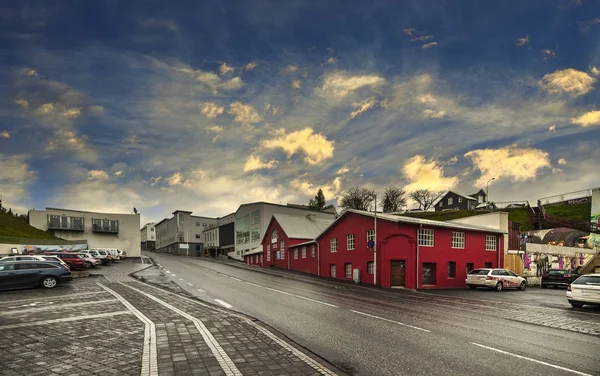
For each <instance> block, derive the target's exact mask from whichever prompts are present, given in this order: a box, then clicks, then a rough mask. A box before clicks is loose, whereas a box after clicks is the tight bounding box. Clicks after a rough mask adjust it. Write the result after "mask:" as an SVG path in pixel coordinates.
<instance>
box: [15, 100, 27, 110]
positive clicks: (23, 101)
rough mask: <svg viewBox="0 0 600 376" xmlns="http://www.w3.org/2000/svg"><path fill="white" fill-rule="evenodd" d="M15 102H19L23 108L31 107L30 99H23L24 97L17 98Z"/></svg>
mask: <svg viewBox="0 0 600 376" xmlns="http://www.w3.org/2000/svg"><path fill="white" fill-rule="evenodd" d="M15 103H16V104H18V105H19V106H21V108H23V109H28V108H29V101H27V100H25V99H23V98H17V99H15Z"/></svg>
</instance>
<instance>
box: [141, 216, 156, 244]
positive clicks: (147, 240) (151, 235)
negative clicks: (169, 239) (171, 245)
mask: <svg viewBox="0 0 600 376" xmlns="http://www.w3.org/2000/svg"><path fill="white" fill-rule="evenodd" d="M140 238H141V240H142V250H144V251H146V250H148V251H154V250H155V249H156V248H155V246H156V226H155V225H154V222H150V223H146V224H145V225H144V227H142V229H141V230H140Z"/></svg>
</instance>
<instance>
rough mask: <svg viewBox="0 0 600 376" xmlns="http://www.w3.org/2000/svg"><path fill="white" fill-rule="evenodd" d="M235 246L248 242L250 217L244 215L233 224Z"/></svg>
mask: <svg viewBox="0 0 600 376" xmlns="http://www.w3.org/2000/svg"><path fill="white" fill-rule="evenodd" d="M235 237H236V244H245V243H248V242H250V216H248V215H245V216H243V217H242V218H240V219H238V220H237V221H236V223H235Z"/></svg>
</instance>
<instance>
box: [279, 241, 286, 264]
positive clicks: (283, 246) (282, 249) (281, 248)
mask: <svg viewBox="0 0 600 376" xmlns="http://www.w3.org/2000/svg"><path fill="white" fill-rule="evenodd" d="M279 245H280V252H281V259H282V260H285V242H284V241H283V240H282V241H281V243H280V244H279Z"/></svg>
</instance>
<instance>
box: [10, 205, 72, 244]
mask: <svg viewBox="0 0 600 376" xmlns="http://www.w3.org/2000/svg"><path fill="white" fill-rule="evenodd" d="M0 236H6V237H13V238H28V239H49V240H60V239H59V238H57V237H55V236H53V235H51V234H49V233H47V232H45V231H42V230H39V229H37V228H35V227H32V226H29V225H28V224H27V223H25V222H23V221H22V220H20V219H17V218H15V217H13V216H10V215H8V214H6V213H3V212H1V211H0Z"/></svg>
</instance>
